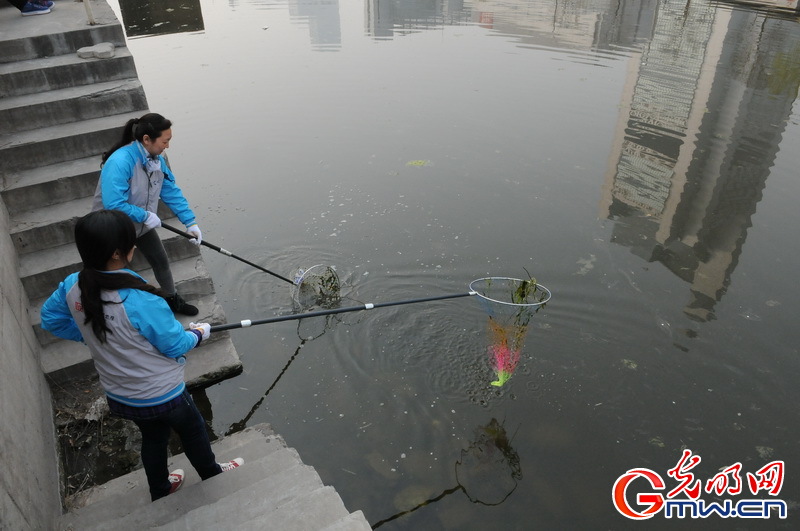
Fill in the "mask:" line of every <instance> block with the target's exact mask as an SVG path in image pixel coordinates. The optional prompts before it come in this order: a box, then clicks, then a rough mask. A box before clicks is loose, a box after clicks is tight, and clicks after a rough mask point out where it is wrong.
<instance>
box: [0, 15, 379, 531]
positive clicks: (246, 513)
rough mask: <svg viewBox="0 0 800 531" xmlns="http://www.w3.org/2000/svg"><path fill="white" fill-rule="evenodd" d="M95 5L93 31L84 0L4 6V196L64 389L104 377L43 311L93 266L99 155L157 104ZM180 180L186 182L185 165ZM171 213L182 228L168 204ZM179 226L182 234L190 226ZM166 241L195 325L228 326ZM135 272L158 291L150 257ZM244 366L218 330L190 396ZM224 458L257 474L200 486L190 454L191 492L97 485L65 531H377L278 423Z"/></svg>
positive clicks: (190, 261) (45, 344)
mask: <svg viewBox="0 0 800 531" xmlns="http://www.w3.org/2000/svg"><path fill="white" fill-rule="evenodd" d="M86 1H89V2H91V4H90V5H91V6H92V11H93V13H94V18H95V20H96V21H97V24H96V25H94V26H89V25H88V24H87V18H86V11H85V8H84V6H83V4H82V3H80V2H70V1H66V0H61V1H58V2H57V4H56V7H55V9H54V10H53V13H51V14H49V15H45V16H37V17H21V16H20V15H19V12H18V11H17V10H16V9H13V8H10V7H7V4H5V3H3V6H2V7H0V197H2V200H3V201H4V203H5V205H6V207H7V210H8V212H9V217H10V219H11V239H12V241H13V242H14V246H15V249H16V251H17V253H18V257H19V264H20V272H19V275H20V279H21V281H22V284H23V286H24V289H25V291H26V293H27V297H28V299H29V301H30V309H29V315H30V319H31V325H32V326H33V328H34V331H35V333H36V337H37V338H38V340H39V342H40V345H41V349H42V350H41V360H42V366H43V370H44V371H45V373H46V374H47V375H48V378H49V380H50V381H51V382H53V383H55V384H57V385H58V386H60V387H62V388H63V387H66V386H69V382H70V381H72V380H73V379H75V378H80V377H84V376H86V375H87V374H89V373H91V372H93V371H94V368H93V365H92V362H91V359H90V356H89V353H88V350H87V349H86V348H85V347H84V346H83V345H81V344H78V343H75V342H70V341H62V340H60V339H58V338H56V337H54V336H52V335H51V334H49V333H47V332H45V331H43V330H42V329H41V327H40V319H39V310H40V308H41V305H42V303H43V302H44V300H45V299H46V297H48V296H49V294H50V293H52V291H53V290H54V289H55V287H56V286H57V285H58V283H59V282H60V281H61V280H63V279H64V277H66V276H67V275H68V274H69V273H71V272H74V271H77V270H79V269H80V258H79V256H78V253H77V249H76V248H75V246H74V243H73V228H74V225H75V221H76V220H77V219H78V218H79V217H80V216H83V215H84V214H86V213H88V212H89V211H90V206H91V200H92V195H93V194H94V190H95V187H96V185H97V181H98V178H99V173H100V155H101V154H102V152H103V151H105V150H107V149H108V147H109V146H111V145H112V144H113V143H114V142H115V141H116V140H117V139H118V138H119V135H120V134H121V128H122V126H123V125H124V123H125V122H126V121H127V120H128V119H129V118H132V117H138V116H141V115H142V114H144V113H145V112H147V108H148V104H147V99H146V97H145V93H144V89H143V87H142V85H141V83H140V82H139V80H138V76H137V73H136V67H135V64H134V60H133V57H132V56H131V54H130V52H129V51H128V49H127V47H126V43H125V36H124V32H123V30H122V27H121V25H120V23H119V21H118V20H117V19H116V16H115V15H114V13H113V11H112V10H111V8H110V7H109V6H108V4H106V3H105V2H104V1H102V0H86ZM100 42H111V43H113V44H114V45H115V47H116V49H115V54H114V57H112V58H107V59H95V58H92V59H81V58H79V57H78V56H77V53H76V51H77V50H78V49H79V48H82V47H85V46H92V45H94V44H97V43H100ZM176 173H177V174H178V175H179V176H180V170H179V169H176ZM159 216H160V217H161V218H162V219H164V220H170V219H171V218H174V215H173V214H172V213H171V212H170V211H169V210H168V209H166V207H164V206H163V205H162V207H161V209H160V210H159ZM172 224H174V225H179V223H178V222H177V219H175V220H174V221H173V223H172ZM159 233H160V235H161V237H162V239H163V240H164V245H165V248H166V249H167V253H168V255H169V257H170V260H171V262H172V271H173V275H174V277H175V281H176V285H177V287H178V291H179V292H180V293H181V294H182V295H183V296H184V298H186V299H187V300H189V301H190V302H192V303H193V304H195V305H197V306H198V307H199V309H200V314H199V315H198V316H196V317H194V318H192V319H191V320H197V321H205V322H209V323H212V324H213V323H222V322H225V313H224V310H223V309H222V307H221V306H220V305H219V303H218V301H217V298H216V296H215V294H214V286H213V282H212V281H211V277H210V275H209V273H208V271H207V269H206V267H205V265H204V262H203V259H202V257H201V255H200V250H199V249H198V248H197V247H195V246H193V245H192V244H190V243H189V242H188V241H187V240H186V239H184V238H182V237H180V236H176V235H173V234H172V233H170V232H167V231H164V230H163V229H159ZM132 266H133V269H135V270H137V271H139V272H140V273H141V274H142V275H143V276H144V277H145V278H147V279H148V280H149V281H150V282H154V278H153V277H152V271H151V270H150V268H149V265H148V264H147V262H146V261H144V260H143V259H142V258H141V257H139V258H135V259H134V263H133V264H132ZM181 320H182V321H184V324H188V322H189V320H190V319H189V318H181ZM241 370H242V364H241V362H240V360H239V356H238V354H237V352H236V349H235V348H234V346H233V343H232V341H231V339H230V336H229V335H228V333H227V332H226V333H218V334H214V335H213V336H212V339H211V340H210V341H208V342H203V344H202V345H201V347H200V348H198V349H195V350H193V351H192V352H190V353H189V355H188V356H187V367H186V379H187V384H188V385H189V387H190V388H191V387H202V386H207V385H209V384H212V383H215V382H218V381H220V380H223V379H225V378H230V377H232V376H235V375H236V374H238V373H240V372H241ZM77 392H79V390H76V393H77ZM215 452H216V453H217V455H218V456H219V457H220V459H226V458H227V459H230V458H232V457H236V456H238V455H242V457H244V458H245V460H246V465H245V466H244V467H242V468H240V469H237V470H235V471H232V472H230V473H226V474H224V475H222V476H218V477H216V478H212V479H211V480H208V481H206V482H203V483H202V484H201V483H199V481H198V478H197V476H196V475H195V476H192V474H193V473H194V470H193V469H192V467H191V466H190V465H188V463H186V462H185V458H184V457H183V456H178V457H176V458H175V465H176V466H179V467H181V468H184V469H185V470H186V472H187V484H186V485H185V486H184V488H183V489H182V491H179V492H178V493H177V494H176V495H173V496H169V497H168V499H167V498H165V499H164V500H159V502H156V503H152V504H151V503H150V502H149V495H148V494H147V492H148V491H147V485H146V481H145V480H144V475H143V471H142V470H139V471H136V472H133V473H131V474H128V475H127V476H123V477H121V478H118V479H116V480H114V481H112V482H110V483H108V484H106V485H103V486H101V487H95V488H93V489H92V490H91V491H90V492H89V493H87V495H85V496H84V497H82V501H81V502H80V503H79V504H78V505H80V506H81V508H80V509H79V510H77V511H75V512H73V513H68V514H67V515H65V516H64V517H63V528H64V529H107V528H115V529H141V528H143V527H150V526H163V527H164V528H167V529H184V528H187V529H188V528H193V529H221V528H224V529H234V528H242V529H264V528H265V526H266V524H265V522H268V523H269V525H268V527H270V528H281V529H369V525H368V524H367V522H366V520H365V519H364V517H363V515H362V514H361V513H360V512H357V513H353V514H352V515H351V514H349V513H348V512H347V511H346V510H345V509H344V506H343V504H342V502H341V500H340V499H339V496H338V494H336V492H335V491H334V490H333V489H332V488H330V487H323V486H322V483H321V481H320V480H319V477H318V476H317V475H316V472H314V471H313V469H311V468H309V467H307V466H305V465H303V464H302V462H301V461H300V459H299V456H298V455H297V453H296V452H295V451H294V450H291V449H289V448H286V445H285V443H283V441H282V440H281V439H280V437H278V436H277V435H275V434H274V433H272V432H271V430H270V429H269V428H268V427H266V426H261V427H258V429H249V430H245V431H244V432H240V433H237V434H234V435H232V436H231V437H228V438H225V439H222V440H220V441H218V442H217V443H215ZM232 453H236V454H237V455H232ZM193 478H194V479H193ZM195 483H197V484H195ZM267 493H271V494H270V495H269V496H268V495H267ZM265 519H268V520H265ZM259 522H260V523H259Z"/></svg>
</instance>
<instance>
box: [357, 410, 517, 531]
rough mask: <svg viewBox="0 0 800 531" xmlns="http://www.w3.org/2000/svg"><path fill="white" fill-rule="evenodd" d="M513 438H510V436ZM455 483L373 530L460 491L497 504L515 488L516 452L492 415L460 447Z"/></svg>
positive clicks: (480, 501)
mask: <svg viewBox="0 0 800 531" xmlns="http://www.w3.org/2000/svg"><path fill="white" fill-rule="evenodd" d="M512 438H513V437H512ZM454 466H455V476H456V486H455V487H452V488H449V489H446V490H444V491H442V492H441V493H440V494H439V495H437V496H434V497H433V498H430V499H428V500H425V501H424V502H422V503H420V504H418V505H416V506H414V507H412V508H410V509H407V510H404V511H401V512H399V513H397V514H394V515H392V516H390V517H388V518H384V519H383V520H381V521H379V522H376V523H374V524H372V529H377V528H378V527H380V526H382V525H383V524H385V523H388V522H391V521H392V520H397V519H398V518H401V517H403V516H406V515H408V514H411V513H413V512H414V511H417V510H419V509H421V508H423V507H425V506H426V505H430V504H432V503H435V502H438V501H439V500H441V499H443V498H444V497H445V496H449V495H450V494H453V493H455V492H458V491H461V492H463V493H464V495H465V496H466V497H467V498H469V501H471V502H472V503H477V504H481V505H500V504H501V503H503V502H504V501H506V500H507V499H508V497H509V496H511V494H512V493H513V492H514V491H515V490H516V488H517V482H518V481H519V480H520V479H522V467H521V466H520V462H519V454H517V451H516V450H514V448H513V447H512V446H511V439H509V437H508V434H506V430H505V426H503V424H502V423H501V422H499V421H498V420H497V419H495V418H493V419H492V420H491V421H489V424H487V425H486V426H479V427H478V428H477V429H476V430H475V440H474V441H472V442H471V443H470V445H469V446H468V447H467V448H465V449H463V450H461V455H460V457H459V458H458V460H457V461H456V463H455V465H454Z"/></svg>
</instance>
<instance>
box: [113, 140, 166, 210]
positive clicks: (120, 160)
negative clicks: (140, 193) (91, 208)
mask: <svg viewBox="0 0 800 531" xmlns="http://www.w3.org/2000/svg"><path fill="white" fill-rule="evenodd" d="M136 164H137V160H136V158H135V156H133V154H132V153H129V152H128V151H125V150H122V149H119V150H117V151H116V152H114V155H112V156H111V157H109V158H108V160H107V161H106V162H105V164H103V169H102V170H101V171H100V191H101V193H102V194H103V195H102V197H103V208H107V209H109V210H121V211H122V212H125V213H126V214H127V215H128V217H130V218H131V219H132V220H133V221H138V222H139V223H144V220H145V219H147V211H146V210H145V209H143V208H140V207H138V206H136V205H132V204H131V203H129V202H128V193H129V192H130V187H131V184H130V178H131V175H133V169H134V167H135V165H136ZM162 165H163V164H162Z"/></svg>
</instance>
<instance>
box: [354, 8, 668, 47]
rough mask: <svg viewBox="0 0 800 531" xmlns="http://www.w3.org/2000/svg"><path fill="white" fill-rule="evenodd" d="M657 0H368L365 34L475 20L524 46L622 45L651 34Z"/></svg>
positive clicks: (638, 41) (412, 30) (411, 30)
mask: <svg viewBox="0 0 800 531" xmlns="http://www.w3.org/2000/svg"><path fill="white" fill-rule="evenodd" d="M657 5H658V4H657V2H655V1H642V0H568V1H562V2H524V3H520V2H519V1H515V0H485V1H484V0H480V1H475V0H413V1H400V0H366V2H365V25H366V33H367V34H368V35H371V36H373V37H376V38H379V39H389V38H392V37H394V36H395V35H403V34H408V33H415V32H419V31H422V30H431V29H437V28H441V27H443V26H460V25H467V24H472V25H477V26H480V27H482V28H486V29H491V30H493V31H494V32H496V33H499V34H502V35H504V36H510V37H512V38H514V39H517V40H518V41H519V42H520V43H521V44H522V45H523V46H535V47H548V48H553V49H560V50H563V49H573V50H575V49H580V50H589V49H591V50H595V51H596V50H618V49H619V48H620V47H623V48H624V47H629V46H638V45H640V44H641V43H642V42H643V40H644V39H645V38H646V37H649V36H650V35H651V32H650V29H651V26H652V21H653V19H654V16H655V11H656V8H657Z"/></svg>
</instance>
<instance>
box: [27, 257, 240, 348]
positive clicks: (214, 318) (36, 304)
mask: <svg viewBox="0 0 800 531" xmlns="http://www.w3.org/2000/svg"><path fill="white" fill-rule="evenodd" d="M140 273H143V271H140ZM148 273H149V272H148ZM147 276H149V275H147ZM150 282H153V283H155V280H154V279H151V280H150ZM178 287H179V289H180V290H181V293H184V292H185V289H184V288H185V286H184V284H182V283H181V281H179V282H178ZM53 290H55V286H53ZM49 296H50V294H49V293H48V294H47V295H46V296H44V297H41V298H39V299H36V300H32V301H31V305H30V307H29V308H28V315H29V316H30V321H31V325H32V326H33V331H34V334H35V335H36V338H37V339H38V340H39V344H40V345H41V346H43V347H46V346H47V345H50V344H51V343H56V342H58V341H63V340H62V339H61V338H59V337H56V336H54V335H53V334H51V333H50V332H47V331H46V330H43V329H42V316H41V310H42V305H43V304H44V302H45V301H46V300H47V297H49ZM188 302H190V303H191V304H193V305H194V306H197V310H198V312H199V313H198V314H197V315H196V316H195V317H187V316H185V315H176V317H177V318H178V320H179V321H181V322H182V323H183V324H184V325H187V326H188V325H189V323H190V322H192V321H194V322H198V323H209V324H212V325H217V324H224V323H225V322H226V317H225V311H224V310H223V308H222V306H220V304H219V302H218V301H217V298H216V295H214V294H211V295H201V296H199V297H192V298H191V299H189V300H188Z"/></svg>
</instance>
